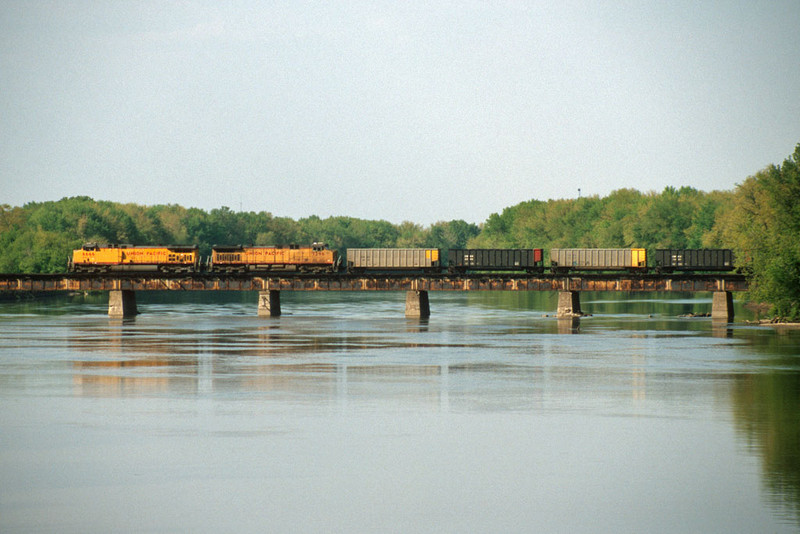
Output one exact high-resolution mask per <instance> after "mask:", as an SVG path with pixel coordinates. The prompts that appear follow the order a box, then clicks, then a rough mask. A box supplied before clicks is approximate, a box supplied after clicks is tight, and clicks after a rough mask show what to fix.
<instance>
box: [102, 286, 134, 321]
mask: <svg viewBox="0 0 800 534" xmlns="http://www.w3.org/2000/svg"><path fill="white" fill-rule="evenodd" d="M138 313H139V310H137V309H136V293H134V292H133V291H131V290H129V289H122V290H112V291H109V292H108V316H109V317H114V318H120V317H135V316H136V315H137V314H138Z"/></svg>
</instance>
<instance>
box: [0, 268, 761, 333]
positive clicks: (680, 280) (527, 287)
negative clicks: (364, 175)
mask: <svg viewBox="0 0 800 534" xmlns="http://www.w3.org/2000/svg"><path fill="white" fill-rule="evenodd" d="M747 289H748V284H747V279H746V278H745V277H744V276H743V275H738V274H689V275H687V274H679V275H663V274H628V273H619V274H582V275H572V276H565V275H518V274H514V275H509V274H479V275H475V274H473V275H453V276H450V275H425V276H409V275H408V274H379V275H377V274H376V275H363V274H361V275H349V274H347V275H331V274H328V275H290V276H286V275H285V276H256V275H209V274H193V275H170V274H162V273H146V274H143V273H137V274H113V275H112V274H94V275H91V274H47V275H32V274H31V275H28V274H10V275H8V274H7V275H0V291H28V292H49V291H72V292H76V291H81V292H83V291H108V292H109V315H110V316H112V317H129V316H133V315H136V314H137V313H138V309H137V307H136V297H135V292H136V291H258V292H259V299H258V314H259V315H261V316H271V317H274V316H278V315H280V314H281V306H280V292H281V291H405V292H406V316H407V317H423V318H424V317H428V316H430V304H429V296H428V292H430V291H556V292H558V293H559V304H558V310H557V314H558V316H559V317H580V316H581V315H583V313H582V311H581V307H580V293H581V292H586V291H621V292H641V291H652V292H656V291H662V292H673V291H674V292H711V293H713V301H712V311H711V317H712V318H713V319H717V320H724V321H726V322H730V321H733V297H732V292H735V291H747Z"/></svg>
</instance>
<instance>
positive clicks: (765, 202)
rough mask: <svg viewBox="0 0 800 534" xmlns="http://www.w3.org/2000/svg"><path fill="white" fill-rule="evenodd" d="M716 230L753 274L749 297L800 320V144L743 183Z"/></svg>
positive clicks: (781, 313) (774, 311)
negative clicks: (779, 161) (782, 158)
mask: <svg viewBox="0 0 800 534" xmlns="http://www.w3.org/2000/svg"><path fill="white" fill-rule="evenodd" d="M716 231H717V233H718V234H719V236H720V239H722V240H723V241H725V242H726V243H729V244H730V246H731V247H733V248H734V249H735V250H737V251H738V252H739V255H740V257H741V263H742V265H745V266H746V267H747V268H748V271H749V272H751V273H752V276H751V284H750V298H751V299H752V300H754V301H758V302H767V303H770V304H772V306H773V310H772V312H773V314H775V315H777V316H779V317H783V318H786V319H790V320H798V319H800V145H797V147H796V148H795V151H794V154H793V155H792V156H791V157H789V158H787V159H786V160H785V161H784V162H783V164H782V165H770V166H769V167H767V168H766V169H764V170H762V171H760V172H758V173H757V174H756V175H755V176H751V177H750V178H748V179H747V180H745V181H744V183H742V184H740V185H739V187H738V188H737V190H736V195H735V198H734V204H733V205H732V206H731V207H730V209H728V210H727V211H726V212H725V213H724V214H722V215H721V216H720V218H719V221H718V224H717V226H716Z"/></svg>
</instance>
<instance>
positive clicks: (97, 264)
mask: <svg viewBox="0 0 800 534" xmlns="http://www.w3.org/2000/svg"><path fill="white" fill-rule="evenodd" d="M199 267H200V254H199V252H198V248H197V245H168V246H135V245H98V244H97V243H87V244H85V245H83V246H82V247H81V248H79V249H77V250H73V251H72V257H71V258H70V261H69V265H68V270H69V271H70V272H90V273H101V272H111V271H163V272H175V273H180V272H194V271H197V270H199Z"/></svg>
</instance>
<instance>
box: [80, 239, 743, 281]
mask: <svg viewBox="0 0 800 534" xmlns="http://www.w3.org/2000/svg"><path fill="white" fill-rule="evenodd" d="M198 250H199V249H198V247H197V246H196V245H180V246H173V245H169V246H134V245H98V244H96V243H87V244H86V245H84V246H83V247H81V248H80V249H77V250H74V251H73V253H72V257H71V258H70V260H69V263H68V270H69V271H70V272H90V273H103V272H120V271H123V272H124V271H151V272H152V271H158V272H170V273H197V272H208V273H220V274H236V273H270V272H280V273H287V272H297V273H330V274H335V273H367V272H372V273H375V272H407V273H427V274H445V273H449V274H466V273H474V272H499V271H516V272H525V273H530V274H541V273H544V272H547V271H548V270H549V272H551V273H553V274H569V273H581V272H595V273H597V272H629V273H640V274H644V273H648V272H655V273H672V272H676V271H677V272H725V271H733V270H734V269H735V265H734V256H733V252H732V251H731V250H730V249H656V250H655V251H654V254H653V256H652V258H653V261H652V262H648V259H649V256H648V254H647V250H646V249H643V248H603V249H600V248H554V249H551V250H550V263H549V266H545V263H544V256H545V254H544V250H543V249H541V248H533V249H449V250H448V251H447V261H446V262H445V261H443V259H444V256H443V255H442V251H441V250H440V249H438V248H349V249H347V250H346V254H345V256H346V262H343V261H342V257H341V256H340V255H339V253H338V252H337V251H336V250H331V249H330V248H328V246H327V245H325V244H324V243H314V244H312V245H307V246H298V245H288V246H244V245H237V246H214V247H213V248H212V250H211V256H209V257H208V258H205V259H203V258H201V257H200V254H199V252H198Z"/></svg>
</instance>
